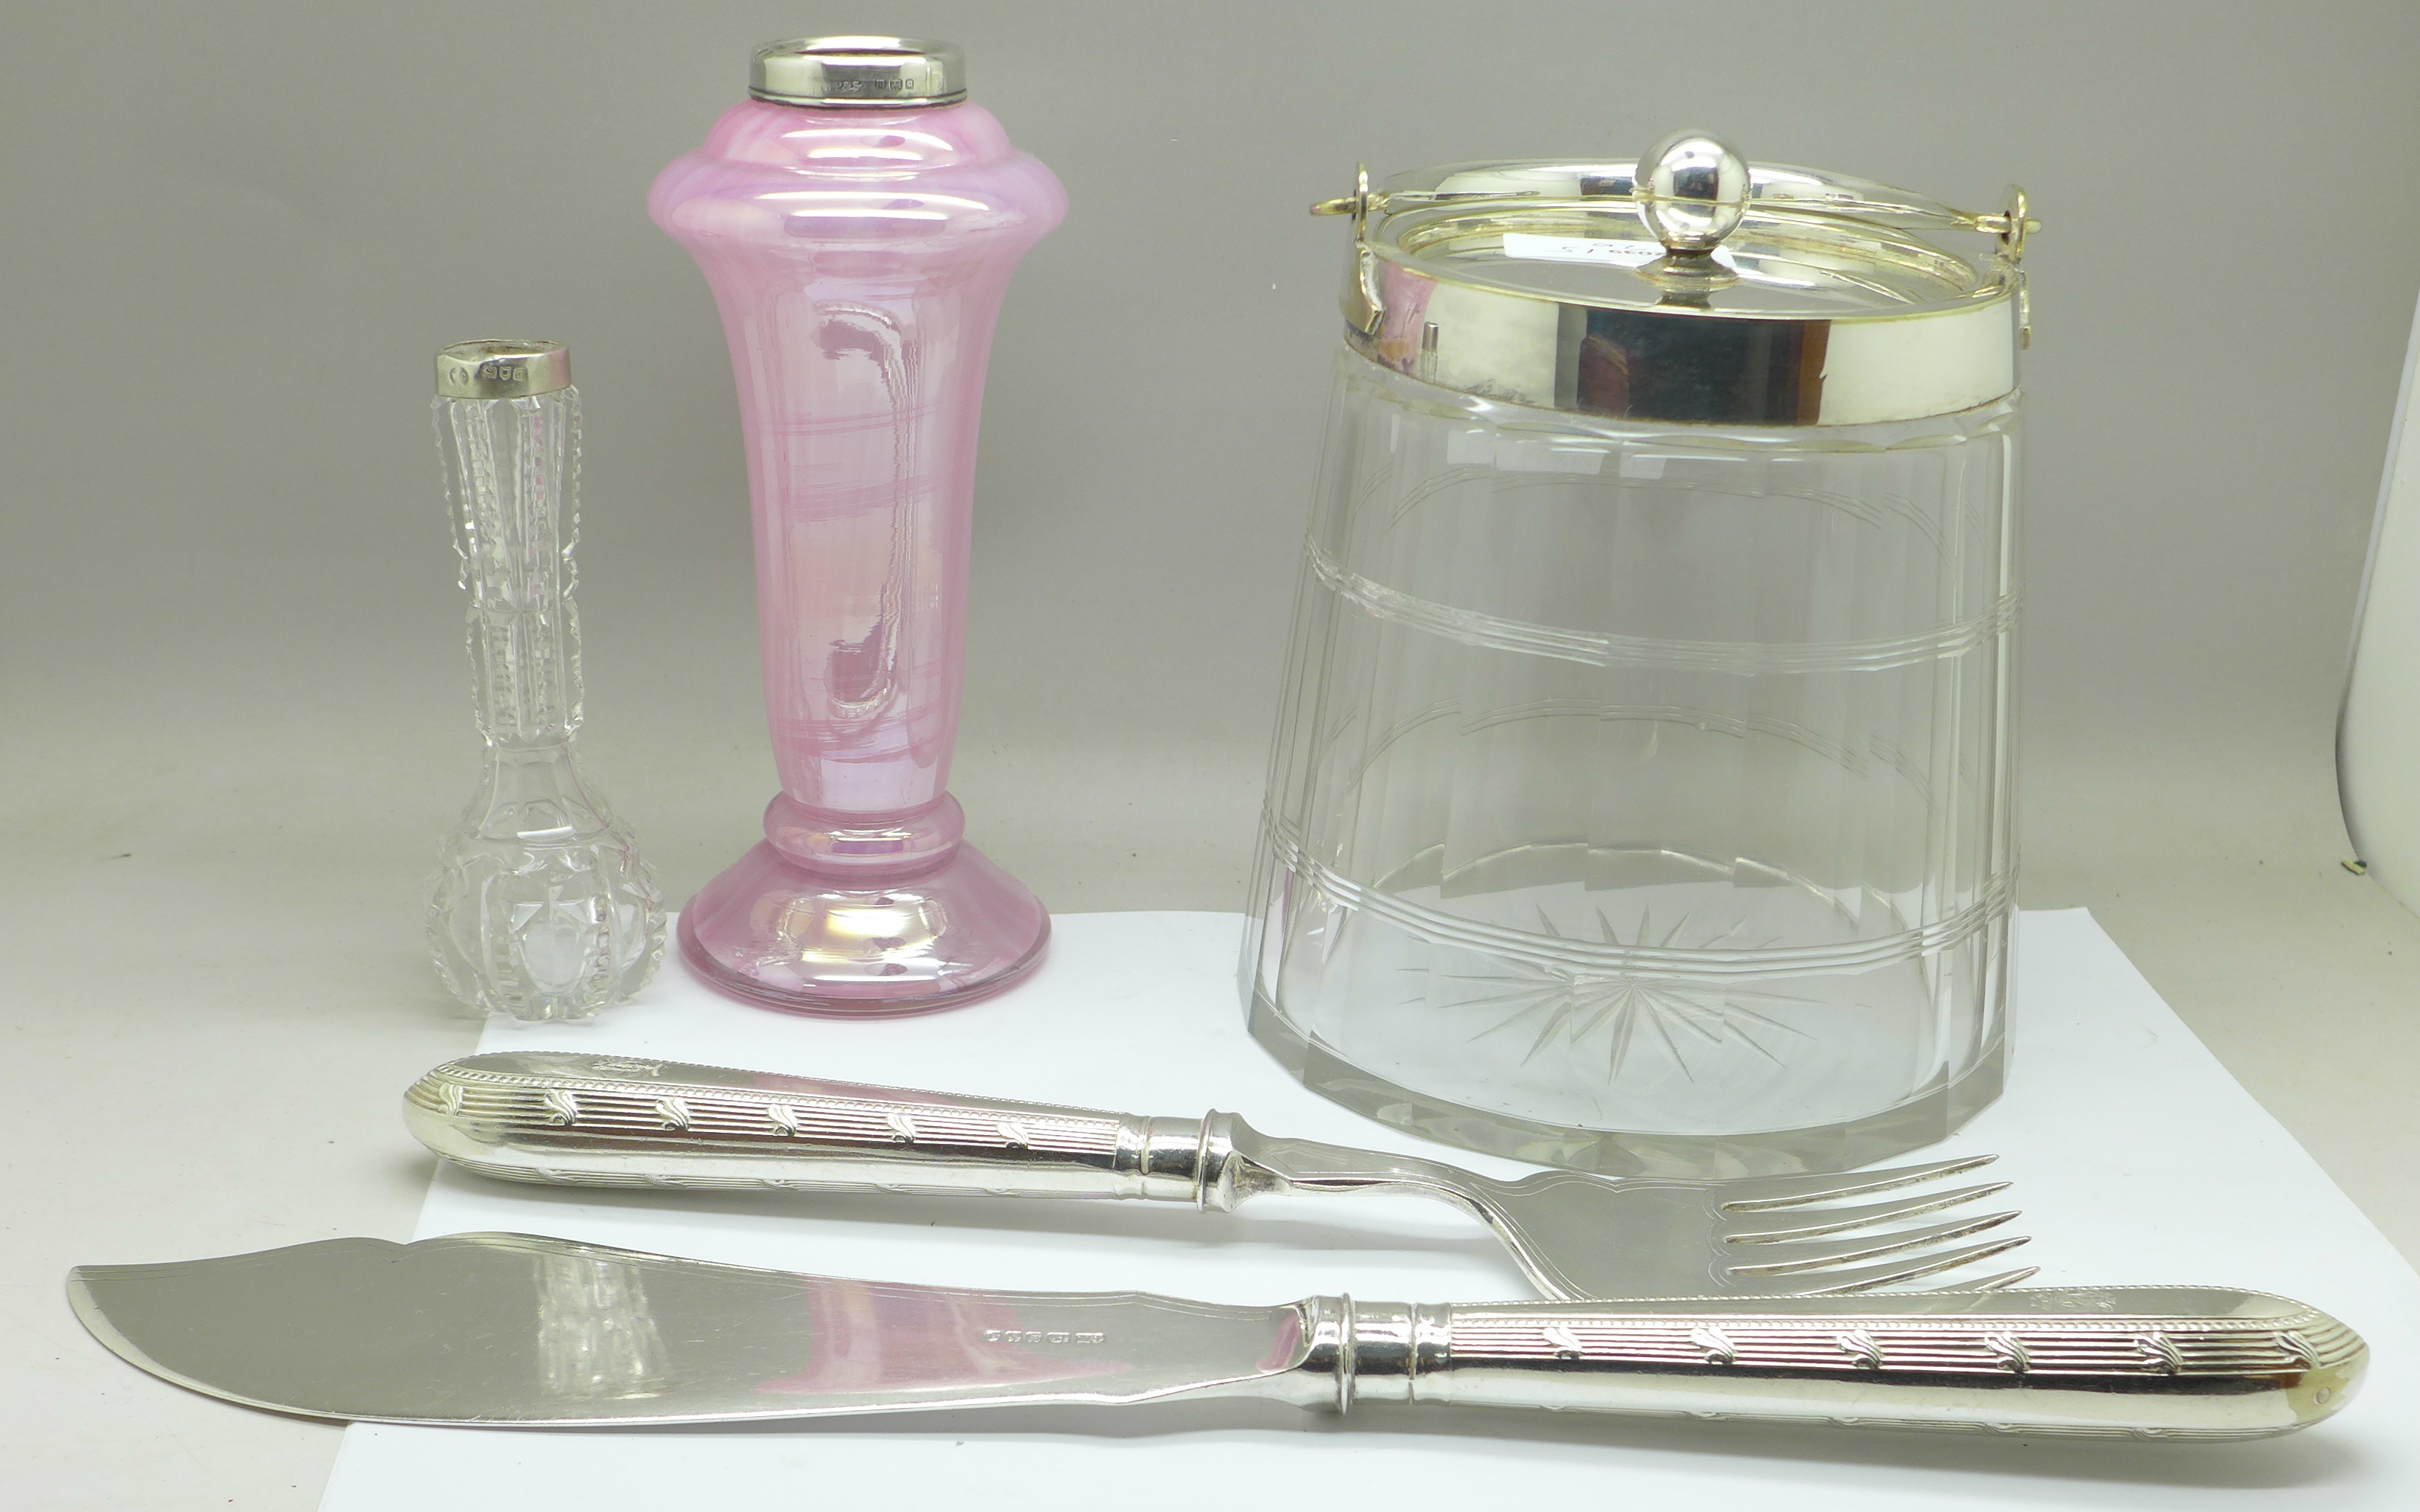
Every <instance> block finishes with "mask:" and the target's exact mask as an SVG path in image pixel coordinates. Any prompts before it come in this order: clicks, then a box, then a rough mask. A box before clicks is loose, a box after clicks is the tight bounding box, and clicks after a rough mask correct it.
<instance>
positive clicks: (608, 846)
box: [427, 344, 664, 1020]
mask: <svg viewBox="0 0 2420 1512" xmlns="http://www.w3.org/2000/svg"><path fill="white" fill-rule="evenodd" d="M480 345H489V346H493V345H502V344H480ZM432 412H433V414H434V418H435V422H436V430H437V447H438V453H439V455H440V457H441V458H442V462H443V465H444V472H445V483H446V496H447V497H446V501H447V504H448V506H449V513H450V515H451V516H452V519H453V526H454V545H455V549H456V551H457V552H458V554H459V556H460V559H461V569H462V571H461V581H462V586H463V588H464V589H465V590H466V591H467V592H468V594H469V606H468V609H467V616H468V621H469V628H468V638H469V641H470V651H471V661H472V667H473V684H474V687H475V691H476V710H477V716H478V722H479V733H480V734H481V735H482V736H483V737H484V738H485V739H486V742H487V772H486V777H485V779H484V780H483V781H482V782H481V784H480V786H479V789H478V791H477V793H476V794H474V795H473V797H472V800H471V803H470V806H469V808H468V809H467V810H465V812H464V813H463V816H462V820H461V823H459V824H458V825H456V826H455V828H454V830H453V832H452V833H450V834H449V835H447V837H446V838H445V840H444V842H443V844H442V849H441V852H440V857H439V864H438V870H437V872H436V874H435V875H434V876H433V877H432V878H431V879H430V881H429V884H428V900H427V914H428V940H429V948H430V951H431V954H432V956H433V958H434V960H435V962H436V965H437V970H438V975H439V976H440V977H441V978H442V980H444V982H445V984H446V986H447V988H448V989H449V990H451V991H452V992H453V993H454V995H456V996H457V997H458V998H459V999H460V1000H461V1001H462V1002H463V1003H464V1004H465V1005H467V1006H469V1007H471V1008H473V1009H475V1010H478V1011H484V1012H494V1013H507V1014H510V1015H512V1016H513V1017H515V1018H520V1019H526V1020H553V1019H584V1018H588V1017H591V1016H593V1015H594V1014H595V1013H596V1012H597V1011H598V1010H599V1009H601V1008H604V1007H605V1006H607V1005H609V1004H612V1003H615V1002H619V1001H621V1000H623V999H625V998H628V997H629V996H630V995H633V994H635V993H636V992H637V991H638V990H639V989H640V988H641V987H643V986H644V985H645V984H646V982H647V980H648V979H649V978H650V977H652V976H653V975H654V974H655V970H656V966H657V964H658V962H659V961H660V960H661V959H662V956H663V944H664V909H663V900H662V895H661V894H660V893H659V891H658V890H657V887H656V884H655V879H654V877H653V875H652V874H651V873H650V872H649V871H648V869H647V867H646V865H645V863H644V861H642V860H641V859H640V856H639V852H638V846H637V842H636V841H634V840H633V839H632V837H631V834H630V831H629V829H628V827H627V826H626V825H623V824H622V823H621V821H620V820H619V819H617V818H616V817H615V816H614V815H613V811H612V810H610V809H609V808H608V807H607V806H606V804H605V801H604V799H603V797H602V796H601V795H599V794H598V793H597V791H596V789H595V788H594V786H593V785H592V784H591V783H589V781H588V780H587V779H586V778H585V776H584V775H583V774H582V771H581V768H580V764H579V761H578V759H577V757H576V755H575V753H574V748H573V737H574V735H575V734H576V733H577V732H578V731H579V729H580V722H581V680H580V615H579V609H578V607H577V605H576V602H575V600H574V597H573V590H574V588H575V587H576V585H577V580H578V579H577V571H576V568H575V565H574V561H573V555H572V550H573V547H574V546H575V544H576V543H577V540H578V536H579V530H580V506H579V475H580V395H579V391H577V390H575V389H571V388H567V387H566V388H560V389H556V390H553V391H551V392H549V393H535V394H527V395H522V396H518V397H510V398H455V397H443V396H441V397H439V398H438V399H437V400H436V401H434V405H433V410H432Z"/></svg>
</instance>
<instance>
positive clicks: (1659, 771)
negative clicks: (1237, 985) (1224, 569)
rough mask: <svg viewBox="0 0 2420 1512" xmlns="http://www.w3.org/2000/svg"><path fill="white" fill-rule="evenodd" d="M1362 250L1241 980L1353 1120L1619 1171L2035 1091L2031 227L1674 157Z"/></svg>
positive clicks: (1390, 221)
mask: <svg viewBox="0 0 2420 1512" xmlns="http://www.w3.org/2000/svg"><path fill="white" fill-rule="evenodd" d="M1317 208H1318V209H1319V210H1321V211H1323V212H1326V213H1332V214H1349V215H1350V216H1351V217H1352V218H1353V226H1354V244H1353V250H1352V255H1351V260H1350V262H1349V265H1348V270H1347V277H1346V281H1345V288H1344V300H1343V302H1344V314H1345V332H1344V344H1343V347H1342V350H1341V351H1340V352H1339V353H1338V355H1337V358H1336V380H1335V387H1334V393H1333V398H1332V400H1331V404H1330V409H1329V413H1328V420H1327V433H1326V443H1325V446H1324V449H1323V456H1322V461H1321V464H1320V473H1319V478H1318V482H1317V487H1316V493H1315V498H1314V502H1313V506H1312V519H1311V531H1310V536H1309V541H1308V544H1307V557H1306V561H1305V563H1304V567H1303V572H1302V586H1301V593H1300V597H1299V602H1298V607H1297V609H1296V612H1295V628H1294V634H1293V641H1292V647H1291V651H1290V653H1289V665H1288V671H1287V674H1286V683H1285V688H1284V693H1283V698H1282V702H1281V704H1280V713H1279V722H1278V732H1277V736H1276V745H1275V751H1274V754H1273V757H1272V761H1271V768H1270V776H1269V784H1268V792H1267V798H1266V809H1265V811H1264V824H1263V835H1262V840H1261V844H1260V854H1259V858H1258V861H1257V863H1256V866H1255V883H1254V887H1255V896H1254V898H1253V901H1252V907H1251V914H1250V919H1249V926H1248V930H1247V937H1246V946H1245V959H1244V966H1243V973H1244V991H1245V997H1246V1003H1247V1008H1248V1011H1249V1018H1250V1024H1251V1027H1252V1031H1253V1033H1254V1034H1255V1035H1256V1036H1257V1037H1258V1038H1259V1039H1260V1040H1261V1041H1262V1042H1263V1043H1264V1044H1265V1045H1266V1046H1268V1047H1269V1048H1270V1049H1271V1050H1272V1051H1274V1052H1275V1053H1276V1054H1277V1055H1278V1056H1279V1057H1280V1058H1281V1059H1282V1060H1283V1061H1284V1062H1285V1063H1286V1065H1287V1066H1288V1067H1289V1068H1290V1069H1291V1070H1293V1071H1294V1072H1295V1074H1297V1075H1298V1076H1300V1077H1301V1078H1302V1080H1303V1081H1304V1082H1305V1083H1307V1084H1308V1085H1309V1086H1311V1088H1314V1089H1316V1090H1318V1091H1320V1092H1323V1093H1325V1094H1326V1095H1327V1096H1329V1097H1331V1098H1334V1099H1336V1100H1337V1101H1339V1102H1341V1103H1345V1104H1347V1105H1349V1106H1352V1107H1354V1108H1357V1109H1358V1110H1359V1111H1361V1112H1364V1113H1367V1114H1370V1115H1372V1116H1374V1117H1376V1118H1379V1119H1386V1120H1388V1121H1390V1122H1394V1123H1397V1124H1400V1125H1403V1126H1404V1127H1406V1128H1410V1129H1414V1130H1417V1131H1419V1132H1420V1133H1422V1134H1428V1135H1431V1136H1433V1137H1436V1138H1439V1139H1443V1140H1446V1141H1449V1142H1450V1143H1454V1144H1459V1145H1463V1146H1466V1147H1467V1148H1471V1149H1484V1150H1490V1151H1495V1152H1497V1153H1501V1154H1507V1155H1513V1156H1518V1157H1520V1158H1524V1159H1528V1160H1534V1161H1540V1162H1544V1163H1548V1164H1556V1165H1571V1166H1577V1167H1581V1168H1585V1169H1591V1170H1601V1171H1607V1172H1614V1173H1668V1174H1739V1173H1758V1172H1774V1171H1786V1170H1796V1169H1820V1168H1841V1167H1847V1166H1851V1165H1862V1164H1865V1163H1867V1162H1869V1161H1872V1160H1876V1159H1880V1158H1883V1157H1885V1156H1888V1155H1892V1154H1896V1153H1899V1152H1900V1151H1903V1150H1906V1149H1914V1148H1916V1147H1917V1146H1920V1145H1924V1144H1929V1143H1931V1142H1933V1141H1935V1140H1938V1139H1940V1138H1942V1137H1943V1136H1944V1135H1946V1134H1948V1133H1949V1132H1950V1131H1951V1130H1953V1129H1955V1128H1957V1127H1958V1126H1959V1125H1960V1124H1962V1123H1963V1122H1964V1121H1965V1120H1966V1119H1968V1118H1970V1117H1971V1116H1972V1115H1973V1114H1974V1113H1975V1112H1976V1111H1977V1110H1978V1109H1979V1108H1980V1107H1982V1106H1984V1105H1985V1104H1987V1103H1990V1102H1991V1100H1992V1099H1993V1097H1995V1096H1996V1095H1997V1094H1998V1091H1999V1088H2000V1085H2001V1074H2002V1066H2003V1060H2004V1055H2005V1045H2006V1016H2005V1008H2006V1004H2007V1001H2008V994H2009V964H2010V963H2009V918H2010V910H2011V903H2012V900H2013V897H2014V884H2015V872H2016V840H2015V826H2014V798H2015V781H2014V770H2013V751H2012V747H2011V738H2012V735H2013V733H2014V728H2013V726H2014V712H2015V695H2016V687H2015V678H2014V671H2015V668H2014V652H2015V647H2014V639H2013V637H2014V630H2015V619H2016V602H2017V516H2016V506H2017V444H2016V441H2017V422H2018V413H2019V392H2018V385H2017V354H2018V351H2019V348H2020V347H2022V346H2023V345H2024V341H2025V338H2026V334H2027V316H2026V305H2025V290H2024V276H2023V273H2022V271H2021V269H2020V260H2021V258H2022V256H2023V253H2024V240H2025V237H2026V235H2027V233H2028V232H2029V231H2031V230H2033V229H2036V228H2037V223H2035V222H2032V221H2030V220H2029V219H2028V218H2027V215H2026V209H2025V203H2024V195H2023V194H2022V193H2020V192H2018V191H2015V190H2011V191H2009V197H2008V199H2007V200H2006V202H2005V203H2004V206H2003V208H2002V209H2001V210H2000V211H1998V212H1996V213H1977V212H1969V211H1962V210H1956V209H1952V208H1948V207H1947V206H1944V205H1941V204H1938V203H1935V202H1933V201H1931V200H1929V199H1926V198H1923V197H1921V196H1918V195H1915V194H1910V193H1905V192H1903V191H1900V190H1896V189H1889V188H1885V187H1884V186H1881V185H1877V184H1870V183H1866V182H1862V181H1860V180H1856V179H1852V178H1846V177H1838V176H1836V175H1831V174H1823V173H1815V172H1810V171H1807V170H1803V169H1796V168H1785V167H1778V166H1770V165H1755V166H1751V165H1749V164H1747V163H1746V162H1744V161H1742V159H1741V158H1740V157H1739V155H1738V154H1737V153H1735V152H1733V151H1732V150H1730V148H1729V147H1726V146H1724V145H1723V144H1722V143H1720V142H1718V141H1715V140H1714V139H1712V138H1709V137H1705V136H1702V135H1697V134H1693V133H1685V132H1683V133H1675V134H1674V135H1672V136H1670V137H1668V138H1666V139H1665V140H1664V141H1662V142H1660V143H1658V144H1657V145H1656V146H1655V147H1654V148H1653V149H1652V150H1651V152H1650V153H1649V154H1648V155H1647V157H1645V158H1643V159H1641V160H1639V162H1637V164H1633V163H1628V162H1602V163H1597V162H1504V163H1489V164H1478V165H1464V166H1458V167H1452V168H1442V169H1431V170H1424V171H1421V172H1417V173H1412V174H1407V175H1404V176H1402V177H1397V178H1394V179H1391V180H1389V181H1388V182H1387V183H1386V184H1385V185H1384V186H1383V187H1382V188H1380V189H1378V190H1374V191H1373V189H1372V188H1371V187H1370V184H1369V179H1368V177H1367V175H1366V173H1365V174H1364V176H1363V177H1362V179H1361V182H1360V184H1359V187H1358V188H1357V192H1356V193H1354V194H1352V195H1350V196H1347V197H1345V198H1343V199H1341V200H1333V201H1328V202H1326V203H1325V204H1323V205H1322V206H1319V207H1317Z"/></svg>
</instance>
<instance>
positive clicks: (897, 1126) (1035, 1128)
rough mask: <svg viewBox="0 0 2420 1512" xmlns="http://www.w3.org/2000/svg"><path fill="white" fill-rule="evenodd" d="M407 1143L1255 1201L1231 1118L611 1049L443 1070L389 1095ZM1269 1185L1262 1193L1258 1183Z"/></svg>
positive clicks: (612, 1168) (997, 1192) (859, 1177)
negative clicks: (1013, 1098) (1127, 1110)
mask: <svg viewBox="0 0 2420 1512" xmlns="http://www.w3.org/2000/svg"><path fill="white" fill-rule="evenodd" d="M403 1117H404V1122H405V1124H406V1125H407V1126H409V1127H410V1128H411V1132H412V1134H414V1135H415V1136H416V1137H417V1138H418V1139H419V1140H420V1142H421V1143H422V1144H425V1145H427V1147H428V1148H429V1149H433V1150H435V1151H436V1152H437V1153H438V1154H440V1155H442V1156H444V1157H445V1158H446V1159H448V1160H450V1161H453V1162H455V1163H456V1164H457V1165H462V1166H465V1167H467V1168H468V1169H471V1170H473V1171H476V1172H478V1173H479V1174H481V1175H483V1176H494V1177H503V1178H504V1179H506V1180H518V1181H542V1182H551V1183H557V1184H562V1185H570V1186H624V1187H629V1186H638V1187H647V1186H655V1187H704V1188H721V1189H743V1190H744V1189H750V1188H758V1187H775V1188H783V1189H795V1190H804V1191H823V1192H869V1191H880V1192H898V1193H916V1194H930V1195H965V1194H989V1195H992V1196H1047V1197H1139V1198H1142V1199H1145V1200H1148V1201H1157V1202H1185V1203H1191V1204H1193V1205H1195V1206H1198V1207H1207V1208H1213V1209H1217V1210H1219V1211H1230V1210H1232V1209H1233V1207H1234V1205H1235V1204H1236V1203H1237V1202H1238V1201H1240V1200H1242V1198H1243V1197H1244V1196H1249V1195H1250V1193H1251V1191H1252V1190H1256V1189H1261V1190H1264V1189H1266V1187H1265V1186H1261V1185H1256V1183H1253V1182H1251V1181H1249V1180H1245V1181H1244V1182H1243V1183H1242V1186H1241V1189H1240V1190H1239V1184H1238V1179H1239V1178H1242V1177H1246V1176H1247V1174H1248V1172H1249V1170H1250V1167H1249V1163H1247V1162H1245V1161H1241V1160H1237V1159H1235V1158H1234V1145H1235V1139H1236V1137H1237V1135H1238V1134H1242V1135H1243V1136H1245V1137H1246V1138H1247V1139H1248V1140H1249V1139H1250V1138H1251V1137H1253V1135H1252V1134H1251V1131H1249V1130H1248V1129H1246V1128H1244V1126H1243V1124H1242V1120H1240V1119H1235V1118H1233V1116H1232V1115H1228V1114H1219V1113H1213V1114H1210V1115H1209V1116H1208V1117H1206V1118H1202V1119H1142V1118H1136V1117H1134V1116H1131V1115H1128V1114H1120V1113H1102V1112H1095V1111H1093V1110H1091V1109H1086V1108H1067V1107H1055V1106H1051V1105H1049V1104H1047V1103H1010V1102H1002V1101H999V1100H995V1099H990V1098H969V1097H956V1096H952V1095H949V1094H945V1093H940V1092H920V1091H911V1090H907V1089H905V1088H892V1087H865V1086H860V1085H859V1084H857V1083H854V1082H828V1081H821V1080H816V1079H813V1078H809V1077H803V1076H777V1075H773V1074H771V1073H769V1072H753V1071H737V1070H733V1069H730V1068H727V1067H721V1066H693V1065H685V1064H682V1063H679V1062H676V1061H659V1060H648V1059H644V1058H640V1057H624V1056H590V1055H570V1054H563V1053H559V1052H551V1051H541V1052H510V1053H506V1054H503V1055H488V1056H472V1057H466V1058H464V1059H460V1060H449V1061H447V1062H446V1063H445V1064H443V1065H442V1066H439V1067H437V1068H436V1069H435V1070H433V1071H430V1072H428V1073H427V1075H425V1076H423V1077H421V1078H420V1080H418V1081H417V1082H414V1083H413V1084H412V1086H411V1089H410V1090H408V1091H407V1092H405V1093H404V1098H403ZM1271 1184H1274V1183H1271Z"/></svg>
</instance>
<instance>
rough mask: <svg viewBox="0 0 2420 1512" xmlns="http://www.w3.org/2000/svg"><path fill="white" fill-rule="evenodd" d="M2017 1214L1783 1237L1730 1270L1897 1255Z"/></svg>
mask: <svg viewBox="0 0 2420 1512" xmlns="http://www.w3.org/2000/svg"><path fill="white" fill-rule="evenodd" d="M2016 1215H2017V1210H2015V1209H2014V1208H2011V1209H2009V1211H2006V1212H1987V1213H1985V1214H1983V1215H1982V1216H1981V1217H1979V1218H1962V1219H1958V1220H1955V1221H1953V1222H1950V1223H1946V1224H1928V1225H1926V1226H1925V1227H1921V1228H1894V1229H1891V1230H1889V1231H1887V1232H1885V1233H1880V1234H1858V1235H1854V1236H1853V1237H1851V1238H1848V1239H1842V1240H1836V1241H1834V1242H1830V1243H1811V1242H1806V1241H1782V1242H1776V1243H1775V1244H1774V1246H1773V1248H1771V1249H1761V1248H1760V1249H1756V1250H1751V1251H1749V1252H1748V1253H1749V1254H1750V1255H1752V1256H1754V1257H1755V1258H1754V1259H1753V1260H1752V1261H1749V1262H1748V1263H1745V1264H1734V1265H1733V1266H1731V1268H1730V1269H1731V1270H1732V1271H1733V1272H1735V1273H1745V1274H1747V1275H1794V1274H1797V1273H1799V1272H1802V1271H1823V1270H1829V1269H1831V1268H1832V1267H1834V1266H1838V1265H1846V1264H1848V1263H1849V1262H1850V1261H1852V1260H1870V1259H1873V1258H1875V1257H1878V1256H1884V1255H1897V1254H1899V1253H1900V1251H1901V1250H1912V1249H1922V1248H1924V1247H1925V1246H1926V1245H1928V1244H1938V1243H1940V1242H1943V1241H1945V1240H1951V1239H1963V1238H1965V1237H1966V1236H1967V1235H1969V1234H1979V1233H1981V1232H1982V1231H1983V1230H1985V1229H1986V1228H1997V1227H2000V1226H2001V1225H2002V1224H2004V1223H2007V1222H2008V1221H2009V1219H2011V1218H2014V1217H2015V1216H2016Z"/></svg>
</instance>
